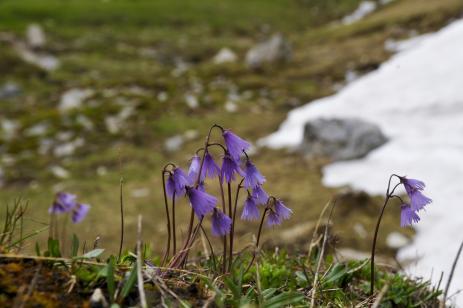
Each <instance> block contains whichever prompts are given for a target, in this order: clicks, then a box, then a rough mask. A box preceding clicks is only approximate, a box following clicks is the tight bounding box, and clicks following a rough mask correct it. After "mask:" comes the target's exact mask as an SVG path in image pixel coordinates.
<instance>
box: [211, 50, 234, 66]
mask: <svg viewBox="0 0 463 308" xmlns="http://www.w3.org/2000/svg"><path fill="white" fill-rule="evenodd" d="M237 59H238V57H237V56H236V54H235V53H234V52H233V50H231V49H230V48H226V47H224V48H222V49H220V51H219V52H218V53H217V54H216V55H215V56H214V59H213V62H214V63H215V64H223V63H234V62H236V60H237Z"/></svg>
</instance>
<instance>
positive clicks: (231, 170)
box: [220, 154, 244, 183]
mask: <svg viewBox="0 0 463 308" xmlns="http://www.w3.org/2000/svg"><path fill="white" fill-rule="evenodd" d="M220 172H221V176H222V179H225V180H226V181H227V183H230V182H232V181H234V180H235V173H238V174H239V175H241V176H243V175H244V174H243V171H242V170H241V168H240V166H238V163H237V162H236V160H234V159H233V158H232V157H231V156H230V155H229V154H225V155H224V156H223V161H222V170H221V171H220Z"/></svg>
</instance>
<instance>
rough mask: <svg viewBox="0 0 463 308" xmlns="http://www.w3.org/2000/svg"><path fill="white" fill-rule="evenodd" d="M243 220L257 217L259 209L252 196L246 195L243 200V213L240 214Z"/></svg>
mask: <svg viewBox="0 0 463 308" xmlns="http://www.w3.org/2000/svg"><path fill="white" fill-rule="evenodd" d="M241 219H243V220H256V219H259V209H258V208H257V204H256V202H255V200H254V198H253V197H252V196H248V198H247V199H246V201H244V207H243V213H242V214H241Z"/></svg>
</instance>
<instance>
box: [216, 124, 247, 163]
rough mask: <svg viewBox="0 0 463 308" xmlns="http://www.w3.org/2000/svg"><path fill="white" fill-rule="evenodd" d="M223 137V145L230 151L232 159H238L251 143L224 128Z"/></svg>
mask: <svg viewBox="0 0 463 308" xmlns="http://www.w3.org/2000/svg"><path fill="white" fill-rule="evenodd" d="M222 135H223V139H224V141H225V145H226V146H227V150H228V152H229V153H230V155H231V157H233V159H234V160H236V161H238V160H239V159H240V157H241V155H242V154H243V151H246V150H247V149H249V147H250V146H251V144H250V143H249V142H247V141H246V140H243V139H241V138H240V137H238V136H237V135H235V134H234V133H232V131H231V130H229V129H225V130H224V131H223V133H222Z"/></svg>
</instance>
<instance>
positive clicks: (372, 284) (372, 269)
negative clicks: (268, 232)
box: [370, 174, 400, 295]
mask: <svg viewBox="0 0 463 308" xmlns="http://www.w3.org/2000/svg"><path fill="white" fill-rule="evenodd" d="M393 177H398V176H397V175H395V174H393V175H391V176H390V177H389V181H388V184H387V190H386V199H385V200H384V204H383V207H382V208H381V212H380V214H379V217H378V221H377V222H376V228H375V233H374V236H373V244H372V246H371V262H370V266H371V267H370V272H371V273H370V295H373V292H374V290H375V251H376V240H377V238H378V232H379V226H380V224H381V219H382V218H383V214H384V210H385V209H386V206H387V204H388V202H389V200H390V199H391V197H392V196H393V194H394V191H395V189H396V188H397V187H398V186H399V185H400V183H399V184H397V185H395V186H394V188H393V189H392V191H391V180H392V178H393Z"/></svg>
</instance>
